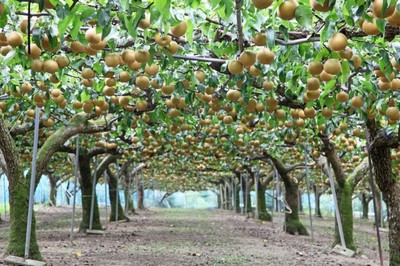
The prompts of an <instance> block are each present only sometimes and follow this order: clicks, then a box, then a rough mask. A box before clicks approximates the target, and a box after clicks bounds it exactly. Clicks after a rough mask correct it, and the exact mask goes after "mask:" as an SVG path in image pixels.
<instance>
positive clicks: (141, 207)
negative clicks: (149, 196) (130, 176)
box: [137, 182, 144, 210]
mask: <svg viewBox="0 0 400 266" xmlns="http://www.w3.org/2000/svg"><path fill="white" fill-rule="evenodd" d="M137 193H138V203H137V204H138V209H139V210H144V188H143V184H142V182H139V187H138V188H137Z"/></svg>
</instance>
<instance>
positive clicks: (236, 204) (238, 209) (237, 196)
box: [235, 183, 241, 213]
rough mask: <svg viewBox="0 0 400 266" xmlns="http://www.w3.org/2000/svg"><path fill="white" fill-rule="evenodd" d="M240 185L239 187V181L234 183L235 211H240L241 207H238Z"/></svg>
mask: <svg viewBox="0 0 400 266" xmlns="http://www.w3.org/2000/svg"><path fill="white" fill-rule="evenodd" d="M239 192H240V187H239V183H238V184H236V186H235V211H236V213H240V211H241V209H240V194H239Z"/></svg>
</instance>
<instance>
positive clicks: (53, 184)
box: [48, 174, 57, 206]
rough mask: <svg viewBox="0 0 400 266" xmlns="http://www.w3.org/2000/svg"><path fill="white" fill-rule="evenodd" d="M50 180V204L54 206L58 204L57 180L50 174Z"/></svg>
mask: <svg viewBox="0 0 400 266" xmlns="http://www.w3.org/2000/svg"><path fill="white" fill-rule="evenodd" d="M48 177H49V182H50V198H49V201H50V204H51V205H53V206H57V180H56V179H55V178H54V177H53V176H51V174H48Z"/></svg>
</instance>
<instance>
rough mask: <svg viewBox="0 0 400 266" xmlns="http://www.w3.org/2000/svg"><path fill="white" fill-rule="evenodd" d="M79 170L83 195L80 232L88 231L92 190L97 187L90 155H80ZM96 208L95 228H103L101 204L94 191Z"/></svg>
mask: <svg viewBox="0 0 400 266" xmlns="http://www.w3.org/2000/svg"><path fill="white" fill-rule="evenodd" d="M79 172H80V175H79V176H80V177H79V178H80V179H79V182H80V184H81V195H82V221H81V223H80V225H79V232H86V230H87V229H89V224H90V208H91V205H92V191H93V189H95V188H96V184H93V181H92V173H91V168H90V157H89V156H86V155H83V154H82V155H79ZM93 200H94V208H93V223H92V229H93V230H102V229H103V228H102V226H101V223H100V213H99V205H98V204H97V196H96V192H95V193H94V199H93Z"/></svg>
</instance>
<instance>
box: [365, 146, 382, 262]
mask: <svg viewBox="0 0 400 266" xmlns="http://www.w3.org/2000/svg"><path fill="white" fill-rule="evenodd" d="M367 150H368V166H369V185H370V187H371V192H372V202H373V204H374V216H375V229H376V237H377V239H378V252H379V261H380V264H381V266H383V255H382V244H381V236H380V233H379V224H378V217H377V216H376V213H377V211H376V209H377V207H376V197H375V195H376V194H375V185H374V176H373V174H372V167H373V165H372V160H371V152H370V146H369V142H368V140H367ZM381 202H382V194H381ZM382 210H383V206H382V205H381V214H382V213H383V212H382ZM382 216H383V215H381V219H382ZM381 221H382V220H381ZM381 226H383V223H382V224H381Z"/></svg>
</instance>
